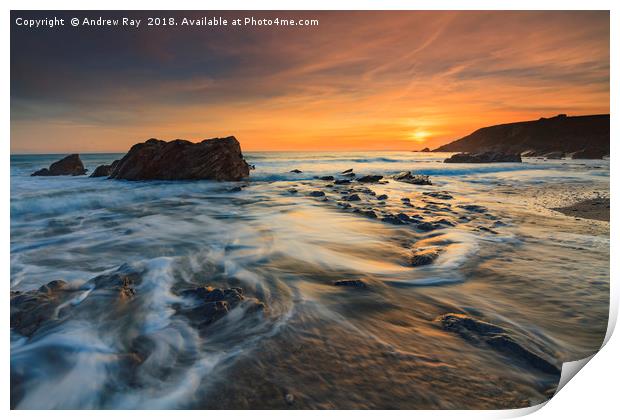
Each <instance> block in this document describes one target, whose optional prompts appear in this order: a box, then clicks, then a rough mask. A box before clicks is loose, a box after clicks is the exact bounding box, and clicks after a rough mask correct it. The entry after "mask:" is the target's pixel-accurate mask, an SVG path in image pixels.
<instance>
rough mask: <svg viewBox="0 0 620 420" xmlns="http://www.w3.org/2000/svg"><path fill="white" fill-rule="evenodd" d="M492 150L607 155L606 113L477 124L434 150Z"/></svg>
mask: <svg viewBox="0 0 620 420" xmlns="http://www.w3.org/2000/svg"><path fill="white" fill-rule="evenodd" d="M486 151H495V152H502V153H522V154H523V155H524V156H544V155H549V157H558V156H562V155H566V156H572V157H573V158H575V159H579V158H583V159H600V158H602V157H603V156H605V155H609V114H604V115H584V116H580V117H568V116H566V115H564V114H561V115H558V116H556V117H553V118H541V119H539V120H536V121H524V122H516V123H509V124H501V125H494V126H491V127H485V128H480V129H478V130H476V131H474V132H473V133H471V134H470V135H468V136H465V137H463V138H461V139H459V140H456V141H453V142H452V143H448V144H445V145H443V146H441V147H439V148H438V149H435V150H434V152H470V153H480V152H486Z"/></svg>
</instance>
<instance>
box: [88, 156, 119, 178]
mask: <svg viewBox="0 0 620 420" xmlns="http://www.w3.org/2000/svg"><path fill="white" fill-rule="evenodd" d="M118 162H120V160H115V161H114V162H112V163H111V164H110V165H99V166H97V168H95V170H94V171H93V173H92V174H90V177H91V178H100V177H103V176H110V175H111V174H112V171H114V168H116V165H118Z"/></svg>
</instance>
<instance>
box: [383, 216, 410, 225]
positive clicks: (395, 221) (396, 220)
mask: <svg viewBox="0 0 620 420" xmlns="http://www.w3.org/2000/svg"><path fill="white" fill-rule="evenodd" d="M381 221H382V222H385V223H391V224H393V225H404V224H405V222H404V221H403V220H402V219H401V218H399V217H397V216H394V215H393V214H386V215H385V216H383V217H382V218H381Z"/></svg>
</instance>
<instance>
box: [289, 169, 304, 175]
mask: <svg viewBox="0 0 620 420" xmlns="http://www.w3.org/2000/svg"><path fill="white" fill-rule="evenodd" d="M291 172H292V173H294V174H301V173H303V171H300V170H299V169H293V170H292V171H291Z"/></svg>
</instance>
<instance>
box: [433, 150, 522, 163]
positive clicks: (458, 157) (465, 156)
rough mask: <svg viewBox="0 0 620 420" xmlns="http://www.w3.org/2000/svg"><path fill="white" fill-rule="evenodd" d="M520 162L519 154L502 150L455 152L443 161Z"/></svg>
mask: <svg viewBox="0 0 620 420" xmlns="http://www.w3.org/2000/svg"><path fill="white" fill-rule="evenodd" d="M495 162H521V155H519V154H508V153H502V152H483V153H457V154H455V155H452V156H451V157H449V158H447V159H445V160H444V163H495Z"/></svg>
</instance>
